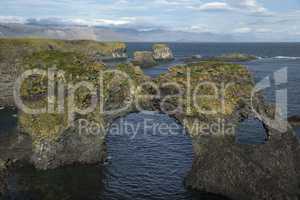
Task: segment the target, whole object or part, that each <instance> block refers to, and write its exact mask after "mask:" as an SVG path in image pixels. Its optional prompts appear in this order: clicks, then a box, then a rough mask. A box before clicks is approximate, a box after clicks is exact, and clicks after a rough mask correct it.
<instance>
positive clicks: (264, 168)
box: [19, 52, 299, 199]
mask: <svg viewBox="0 0 300 200" xmlns="http://www.w3.org/2000/svg"><path fill="white" fill-rule="evenodd" d="M55 53H57V54H58V55H62V54H63V56H59V57H58V58H56V57H55V58H54V61H55V60H56V59H58V60H60V59H68V55H69V56H70V54H68V53H62V52H55ZM44 54H46V56H48V54H50V56H51V55H53V52H43V53H40V54H38V55H37V57H39V55H40V56H42V57H44V56H45V55H44ZM35 56H36V55H35ZM78 56H79V57H80V58H82V59H84V60H85V59H87V60H86V61H87V62H86V63H85V64H86V65H85V66H84V68H79V69H80V70H79V71H77V70H78V69H76V70H74V71H73V70H70V71H69V73H75V75H76V73H79V74H80V75H81V74H82V72H84V74H86V75H87V77H88V78H93V75H94V72H103V70H105V69H103V66H99V65H90V64H91V63H93V62H91V61H89V59H88V58H86V57H85V56H82V55H78ZM35 58H36V57H34V59H35ZM30 61H34V60H31V59H30ZM33 66H36V65H33ZM74 66H76V65H74ZM95 66H96V67H95ZM119 69H120V70H123V71H125V72H126V73H128V74H129V76H130V77H131V78H132V79H133V80H134V83H135V87H136V88H138V86H139V85H140V84H141V83H143V82H145V81H149V77H145V76H144V74H143V73H142V71H141V70H140V69H139V68H138V67H135V66H132V65H121V66H119ZM81 70H82V71H81ZM79 74H77V75H79ZM91 80H93V79H91ZM106 80H112V81H111V82H108V83H107V84H105V86H109V87H107V90H106V92H107V93H105V94H106V96H104V98H105V102H104V103H105V105H106V106H114V105H115V104H116V106H119V104H118V102H119V100H120V99H121V100H123V99H124V97H126V96H124V95H123V94H125V93H126V92H128V87H127V86H126V85H122V84H121V83H122V81H120V80H121V79H119V78H114V79H112V78H110V77H107V79H106ZM76 81H80V79H79V80H76ZM153 81H154V82H156V83H158V84H159V85H160V86H162V84H163V83H166V82H168V81H172V82H175V83H178V84H179V85H180V86H181V87H182V88H183V94H182V95H183V102H184V103H183V109H182V110H179V111H178V112H175V113H173V114H171V116H172V117H175V118H176V119H177V120H178V121H180V123H182V124H183V125H184V127H185V128H186V129H187V130H188V133H189V134H190V136H191V137H192V139H193V148H194V152H196V156H195V160H194V162H193V166H192V170H191V172H190V174H189V176H188V177H187V178H186V181H185V183H186V186H187V187H190V188H193V189H197V190H201V191H205V192H212V193H218V194H223V195H225V196H228V197H231V198H233V199H240V198H243V199H295V197H296V196H297V193H298V180H299V179H298V178H299V171H298V170H299V169H298V166H299V165H298V164H299V158H298V157H299V154H297V153H298V152H299V149H298V148H299V147H298V146H299V145H298V143H297V142H298V141H297V140H296V138H295V136H294V135H293V131H292V130H291V128H290V127H289V129H288V131H287V132H285V133H280V132H278V131H276V130H274V129H272V127H270V125H268V124H265V127H266V129H267V130H268V133H269V140H268V142H267V143H266V144H265V145H246V146H244V145H243V146H241V145H238V144H235V139H234V137H235V136H234V135H233V134H225V135H224V134H222V133H219V132H218V133H217V134H204V135H203V134H200V133H201V132H199V130H197V129H196V130H193V129H192V128H191V126H190V123H192V124H193V123H194V122H195V123H196V124H197V123H203V122H206V123H216V122H217V120H218V119H220V118H221V119H222V120H224V122H225V123H233V124H236V123H238V122H239V121H240V120H241V119H243V118H247V117H249V116H251V115H253V114H254V113H253V112H252V110H251V107H252V106H253V105H251V102H250V98H251V90H252V88H253V81H252V78H251V75H250V73H249V72H248V71H247V70H246V68H244V67H242V66H240V65H236V64H228V63H219V62H204V63H196V64H191V65H186V66H179V67H173V68H171V69H170V70H169V71H168V72H167V73H166V74H164V75H162V76H160V77H159V78H157V79H155V80H153ZM188 81H191V84H190V87H191V88H190V89H195V86H196V85H197V83H198V82H202V81H214V82H216V83H220V82H224V81H225V83H230V82H232V83H233V86H232V87H231V88H229V89H228V91H227V93H226V95H225V96H223V97H224V98H225V99H226V100H227V101H226V102H225V105H224V110H218V112H217V113H216V114H214V115H213V114H199V113H198V112H197V108H196V107H194V106H191V107H190V108H189V109H188V104H187V103H186V102H188V101H189V100H191V99H192V97H191V95H192V93H189V87H188V85H186V84H185V83H186V82H188ZM218 86H220V87H221V85H218ZM160 89H161V87H160ZM202 90H203V91H206V92H207V88H206V89H205V88H202ZM39 91H40V90H39ZM168 92H170V93H171V94H172V93H173V91H168V90H164V93H163V95H162V96H161V97H160V98H156V99H154V100H153V99H147V98H142V99H141V101H142V102H143V103H144V104H143V105H144V106H145V107H150V108H157V104H158V103H160V102H162V99H163V98H164V97H165V95H168V94H170V93H168ZM113 93H117V95H116V96H111V94H113ZM132 94H133V96H134V97H136V96H137V95H138V93H137V90H133V91H132ZM80 96H81V97H86V93H85V92H84V91H83V92H82V93H80V94H79V97H80ZM79 99H81V98H79ZM85 99H86V98H82V99H81V100H83V101H82V102H84V100H85ZM114 100H116V101H114ZM255 100H256V103H255V104H254V107H255V108H256V110H257V111H259V113H261V114H266V113H269V108H268V107H267V106H266V104H265V103H264V102H263V101H262V99H261V98H259V97H257V98H255ZM112 102H114V103H112ZM30 103H33V106H34V105H40V104H39V103H41V102H30ZM167 103H168V105H169V106H170V107H172V106H175V107H176V106H178V103H180V102H177V101H173V99H172V98H171V99H169V100H168V101H167ZM197 103H199V105H198V106H200V107H201V108H203V109H219V107H221V103H220V102H218V100H217V99H213V100H201V101H197ZM135 110H136V109H135V107H134V105H132V106H130V107H129V108H128V110H125V111H124V112H122V113H118V114H116V115H113V116H109V117H108V116H105V115H97V114H95V113H89V114H88V115H87V116H85V119H88V120H92V121H95V122H100V123H102V124H104V128H106V127H107V126H108V125H109V123H110V122H111V120H113V119H115V118H116V117H120V116H123V115H126V114H127V113H129V112H135ZM150 110H151V109H150ZM269 115H270V114H269ZM271 115H272V114H271ZM64 117H65V116H64V114H61V115H53V114H49V113H47V114H43V115H28V114H26V113H22V112H20V114H19V122H20V130H21V131H22V132H24V133H26V134H27V135H30V136H31V139H32V149H33V154H32V156H31V160H30V161H31V162H32V163H33V164H34V165H35V166H36V167H37V168H41V169H49V168H56V167H60V166H65V165H68V164H73V163H84V164H91V163H97V162H101V161H102V160H103V159H105V156H106V155H105V141H104V139H103V137H100V136H99V135H94V136H93V135H89V136H86V135H81V134H80V133H79V132H78V130H76V129H74V128H72V127H69V126H67V125H65V124H64V122H65V121H64ZM62 122H63V123H62ZM75 122H78V121H75ZM62 124H63V126H62ZM49 133H52V134H49ZM103 134H104V135H105V132H103ZM91 147H93V148H91ZM274 152H276V153H274Z"/></svg>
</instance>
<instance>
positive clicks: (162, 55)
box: [152, 44, 174, 61]
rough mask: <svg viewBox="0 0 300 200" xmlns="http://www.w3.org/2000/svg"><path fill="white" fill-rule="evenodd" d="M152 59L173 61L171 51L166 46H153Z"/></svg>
mask: <svg viewBox="0 0 300 200" xmlns="http://www.w3.org/2000/svg"><path fill="white" fill-rule="evenodd" d="M152 49H153V58H154V59H155V60H157V61H170V60H173V59H174V56H173V53H172V50H171V49H170V47H168V45H166V44H154V45H153V47H152Z"/></svg>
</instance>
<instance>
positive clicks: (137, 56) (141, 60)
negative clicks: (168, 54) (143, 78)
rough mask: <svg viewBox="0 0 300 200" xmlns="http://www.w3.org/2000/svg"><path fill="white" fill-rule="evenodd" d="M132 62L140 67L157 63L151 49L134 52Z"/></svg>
mask: <svg viewBox="0 0 300 200" xmlns="http://www.w3.org/2000/svg"><path fill="white" fill-rule="evenodd" d="M132 62H133V64H135V65H138V66H140V67H153V66H155V65H156V64H157V62H156V61H155V60H154V58H153V53H152V52H151V51H136V52H134V58H133V61H132Z"/></svg>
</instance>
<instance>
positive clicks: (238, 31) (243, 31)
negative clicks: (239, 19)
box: [233, 27, 252, 33]
mask: <svg viewBox="0 0 300 200" xmlns="http://www.w3.org/2000/svg"><path fill="white" fill-rule="evenodd" d="M233 32H234V33H250V32H252V29H251V28H250V27H241V28H237V29H235V30H233Z"/></svg>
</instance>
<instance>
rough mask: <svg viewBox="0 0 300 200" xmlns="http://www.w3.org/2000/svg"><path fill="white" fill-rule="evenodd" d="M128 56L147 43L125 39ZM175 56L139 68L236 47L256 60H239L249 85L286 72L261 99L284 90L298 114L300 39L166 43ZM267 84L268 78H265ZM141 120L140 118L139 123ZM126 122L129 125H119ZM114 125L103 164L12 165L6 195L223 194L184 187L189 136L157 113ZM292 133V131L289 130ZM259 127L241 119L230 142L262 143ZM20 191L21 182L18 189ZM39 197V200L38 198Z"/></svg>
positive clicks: (137, 199)
mask: <svg viewBox="0 0 300 200" xmlns="http://www.w3.org/2000/svg"><path fill="white" fill-rule="evenodd" d="M127 45H128V54H129V56H131V57H132V54H133V52H134V51H137V50H151V46H152V43H128V44H127ZM169 45H170V47H171V49H172V50H173V53H174V56H175V58H176V59H175V61H174V62H172V63H169V64H164V65H160V66H156V67H153V68H148V69H144V72H145V73H146V74H147V75H149V76H152V77H155V76H158V75H159V74H161V73H163V72H166V71H167V70H168V68H169V67H170V66H172V65H175V64H180V59H182V58H184V57H189V56H192V55H202V56H214V55H220V54H223V53H232V52H240V53H246V54H251V55H256V56H257V57H259V59H258V60H255V61H250V62H245V63H242V64H243V65H245V66H246V67H247V68H248V69H249V70H250V71H251V72H252V73H253V76H254V78H255V81H256V82H259V81H260V80H262V79H263V78H265V77H267V76H269V77H273V74H274V72H276V71H277V70H280V69H282V68H286V69H287V72H288V73H287V78H288V81H287V83H286V84H284V85H281V86H272V87H270V88H268V89H266V90H265V91H264V93H265V96H266V99H267V100H268V101H269V102H275V94H276V90H277V89H282V88H286V89H287V91H288V116H292V115H300V89H299V88H300V43H170V44H169ZM271 83H272V85H274V81H272V82H271ZM145 119H147V120H146V121H147V123H145ZM0 120H1V121H0V124H1V132H3V131H9V130H13V129H14V124H15V123H16V120H15V118H14V117H13V113H12V112H11V111H8V110H6V109H4V110H1V111H0ZM127 122H128V123H129V124H134V125H135V128H136V129H132V127H127V126H126V124H127ZM115 124H116V125H118V126H119V127H122V129H120V130H127V131H126V134H117V133H115V132H113V131H112V130H111V131H110V134H108V136H107V145H108V156H109V157H110V163H109V164H107V165H106V166H104V167H102V168H99V167H96V166H86V167H68V168H64V169H58V170H49V171H44V172H41V171H35V170H34V169H32V168H25V169H22V170H19V171H18V173H17V174H16V175H15V176H14V177H11V190H10V197H11V199H18V200H19V199H24V200H29V199H39V197H41V196H43V197H47V198H48V199H51V197H53V198H54V197H55V198H56V199H87V200H88V199H91V200H92V199H101V200H119V199H122V200H133V199H134V200H145V199H147V200H173V199H176V200H194V199H195V200H196V199H197V200H198V199H201V200H208V199H211V200H213V199H224V198H222V197H216V196H213V195H207V194H199V193H195V192H192V191H188V190H186V189H185V188H184V185H183V181H184V177H185V176H186V174H187V173H188V171H189V169H190V167H191V164H192V160H193V151H192V142H191V138H190V137H189V136H188V135H187V134H186V133H185V132H184V130H183V128H182V127H181V126H180V125H179V124H177V123H176V121H175V120H174V119H172V118H170V117H168V116H166V115H163V114H155V115H149V114H141V113H134V114H129V115H128V116H126V117H124V118H121V119H118V120H116V121H115ZM156 124H166V125H174V124H177V125H178V128H177V129H176V131H177V132H176V133H178V134H170V133H166V134H163V135H162V134H159V135H158V134H155V133H156V131H155V128H154V126H155V125H156ZM296 131H297V132H300V131H299V130H296ZM264 139H265V135H264V129H263V127H262V126H261V124H260V123H258V122H257V121H255V120H248V121H246V122H244V123H242V124H241V126H240V127H239V129H238V133H237V142H241V143H263V142H264ZM20 183H22V184H24V183H25V185H27V187H26V188H27V190H26V192H25V191H23V190H20V189H18V188H19V187H18V185H20ZM20 188H21V187H20ZM44 199H46V198H44Z"/></svg>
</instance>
